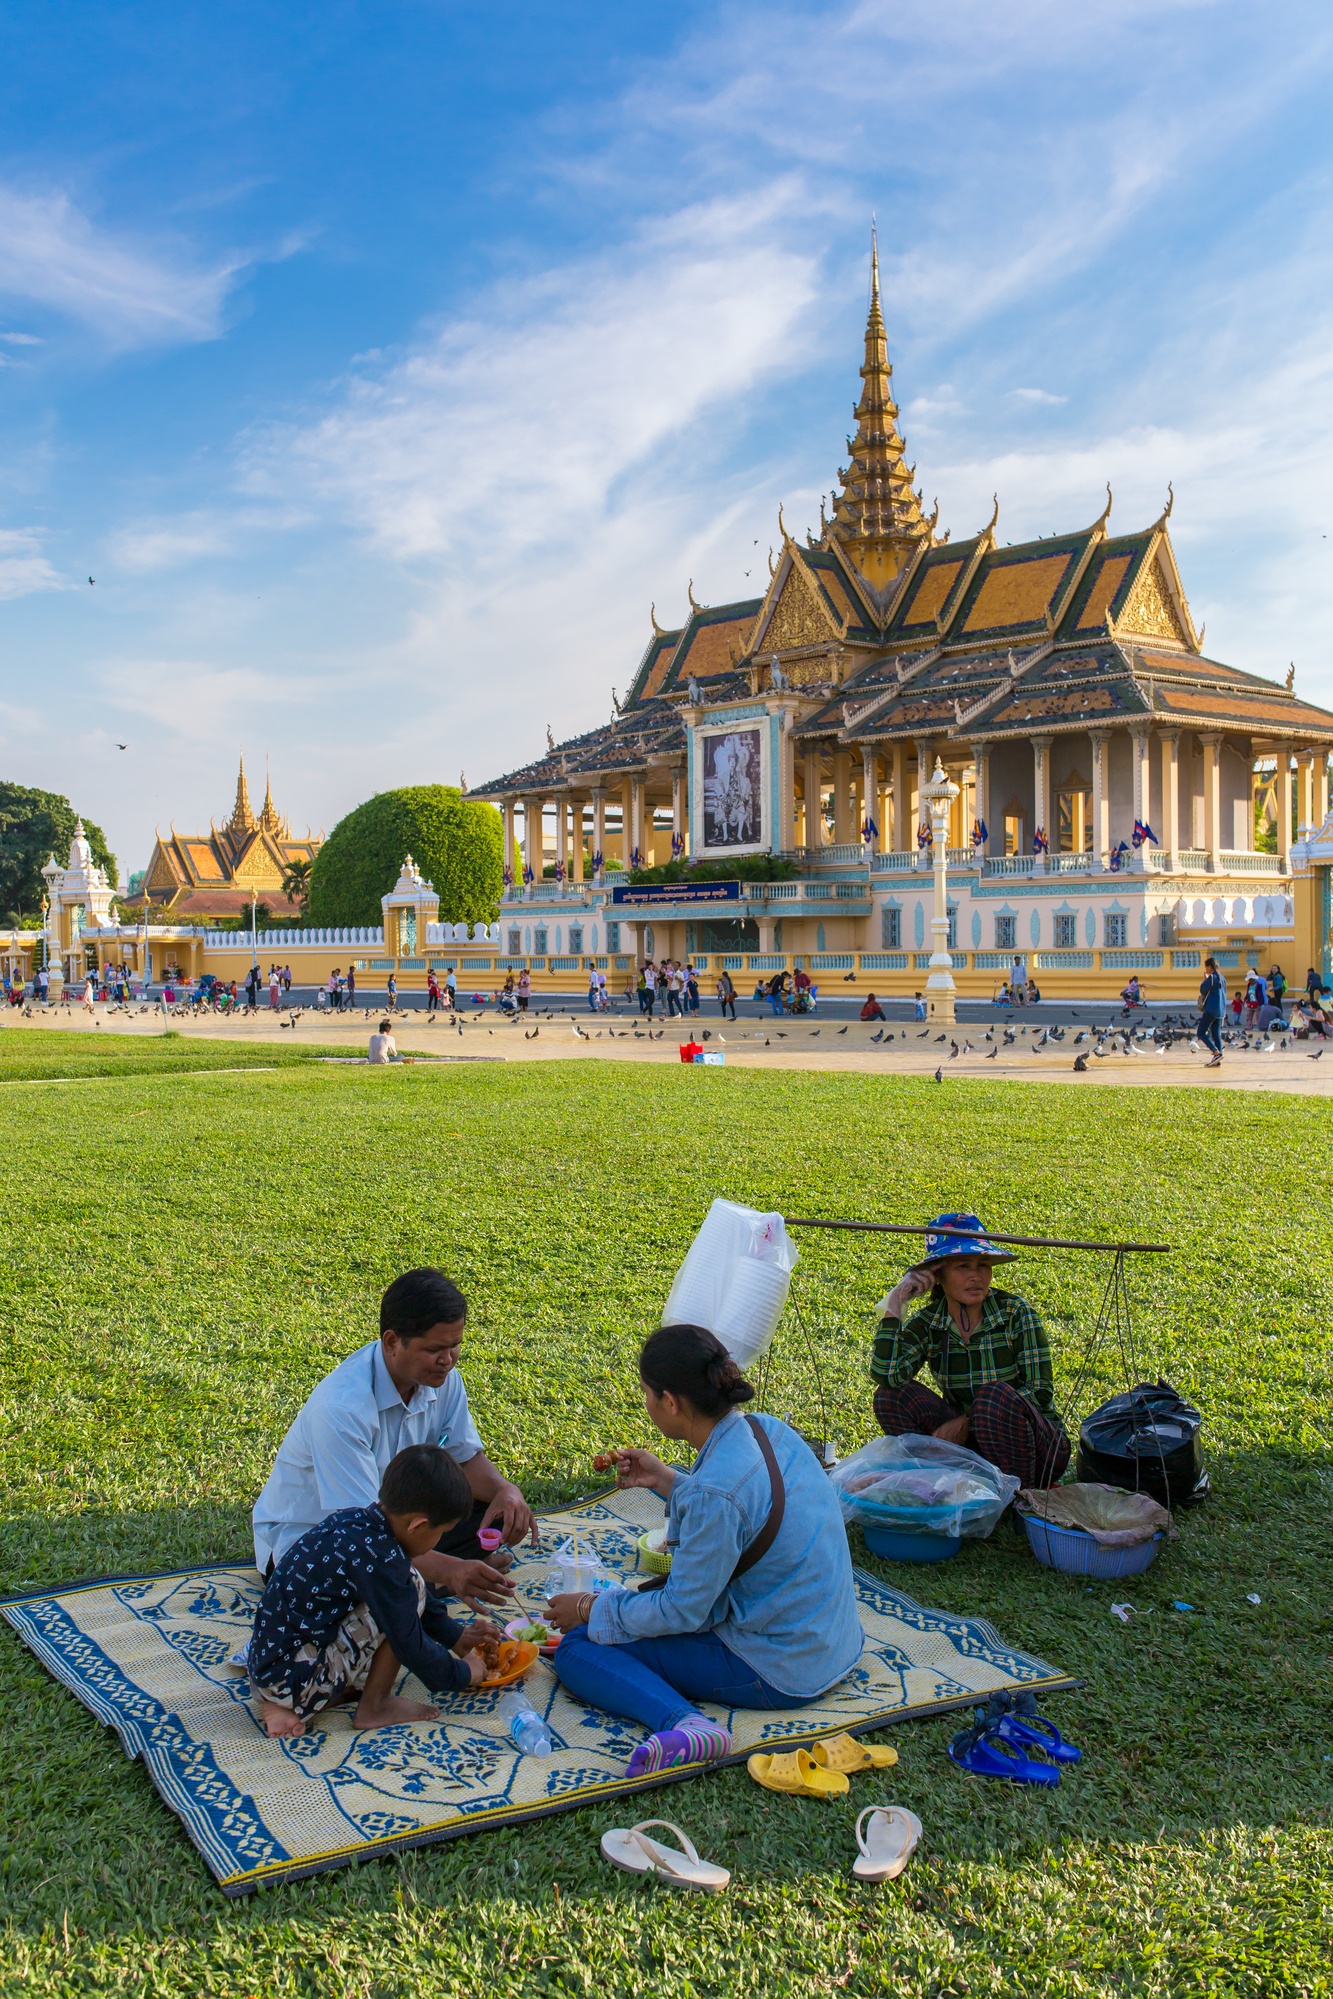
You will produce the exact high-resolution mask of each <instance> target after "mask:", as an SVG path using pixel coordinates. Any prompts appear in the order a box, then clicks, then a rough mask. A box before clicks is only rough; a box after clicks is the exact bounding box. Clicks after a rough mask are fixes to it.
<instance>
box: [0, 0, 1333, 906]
mask: <svg viewBox="0 0 1333 1999" xmlns="http://www.w3.org/2000/svg"><path fill="white" fill-rule="evenodd" d="M1331 70H1333V16H1330V14H1329V12H1328V10H1327V8H1326V7H1320V6H1317V5H1313V4H1311V5H1307V4H1302V0H1293V4H1285V5H1283V6H1282V7H1280V8H1276V9H1256V8H1254V7H1253V6H1252V5H1238V4H1226V3H1225V0H1216V3H1214V0H1174V4H1173V0H1152V4H1140V0H1119V4H1116V5H1104V4H1101V0H1085V4H1083V5H1081V6H1078V7H1070V6H1069V5H1068V0H1057V3H1053V4H1047V0H1013V4H1010V5H1007V6H1005V7H1003V8H998V7H996V6H994V5H993V4H991V3H990V0H985V4H982V0H934V4H931V5H924V4H921V5H917V4H898V5H879V4H874V3H873V0H868V3H867V4H862V5H833V4H826V5H810V6H804V7H799V8H793V7H784V6H782V5H773V4H769V5H765V6H758V5H744V4H732V5H721V6H702V5H692V4H680V3H679V0H677V4H673V5H671V6H666V5H660V4H656V0H647V4H640V5H637V6H629V7H626V6H623V5H621V6H616V7H611V6H607V5H568V6H564V7H555V8H553V7H551V6H549V5H543V6H538V5H524V4H516V0H514V3H512V4H506V0H491V4H488V5H485V6H482V5H456V4H445V3H444V0H413V4H397V3H396V0H378V4H376V5H375V6H373V7H372V6H355V5H346V4H342V5H340V4H325V5H321V6H319V7H313V6H308V5H303V4H300V0H292V4H288V5H287V6H285V7H283V8H274V7H271V6H264V7H260V6H244V5H231V6H228V5H221V6H219V5H212V6H203V5H195V4H173V5H171V6H167V5H139V6H135V5H114V4H113V5H111V6H106V5H100V6H90V5H84V4H79V0H72V4H65V5H62V6H61V7H59V8H56V7H53V6H50V5H40V6H39V5H37V4H35V0H26V4H19V5H17V6H11V7H10V8H9V10H8V11H7V12H6V13H5V14H3V15H0V775H3V776H5V777H8V778H12V779H16V780H18V781H19V782H22V783H28V784H37V785H41V786H44V787H49V788H52V789H55V790H60V791H65V792H67V793H68V794H69V795H70V796H71V797H72V798H73V799H74V800H75V802H76V803H77V804H78V805H79V806H80V807H81V809H83V810H85V811H87V812H88V813H89V814H90V815H91V816H93V817H95V818H96V819H98V820H99V821H100V822H101V823H102V824H103V825H104V826H105V827H106V829H107V831H108V833H109V835H110V836H111V840H112V844H113V846H114V847H115V848H116V851H117V853H118V855H119V856H120V859H121V865H122V871H123V872H125V873H128V871H129V869H131V868H133V867H141V866H142V865H143V863H144V861H145V860H146V858H147V854H148V851H149V848H150V845H151V841H152V836H153V829H154V827H155V825H159V824H160V825H161V826H163V827H164V828H165V827H166V826H167V825H168V824H169V823H170V822H171V821H173V820H174V821H175V823H176V825H177V826H178V827H179V828H180V829H181V830H182V831H186V830H194V828H196V827H197V826H201V825H206V824H207V822H208V819H209V816H210V814H212V815H214V816H216V817H218V818H223V817H225V816H226V813H227V811H228V810H229V809H230V803H231V797H232V791H233V787H234V781H235V765H236V756H237V752H238V750H239V749H241V748H242V747H243V748H244V750H245V753H246V757H247V761H248V764H249V766H250V769H251V771H252V773H262V767H263V759H264V755H265V752H266V751H267V752H268V753H270V754H271V757H272V767H273V781H274V790H275V795H276V797H277V800H278V803H279V805H280V806H281V807H282V809H283V810H285V811H286V812H288V813H289V814H290V816H291V817H292V819H293V821H294V822H295V823H296V824H297V825H298V827H301V828H303V827H304V826H305V824H306V823H307V822H309V823H310V824H312V825H314V826H315V827H319V826H321V825H322V826H324V827H326V828H327V827H329V826H331V825H332V824H333V823H334V822H335V821H336V819H337V818H338V817H339V816H340V815H341V814H342V813H343V812H344V811H345V810H347V809H348V808H349V807H350V806H352V805H354V804H356V803H357V802H358V801H359V800H360V799H362V798H364V797H366V796H368V795H369V794H370V793H371V792H372V791H375V790H378V789H382V788H383V787H385V786H387V785H391V784H396V783H409V782H423V781H429V780H433V779H443V780H446V781H449V782H456V781H457V779H458V776H459V773H460V771H462V772H466V773H467V775H468V777H469V779H470V780H471V781H472V782H473V783H478V782H480V781H482V780H484V779H486V778H489V777H491V776H494V775H496V774H497V773H498V772H500V771H501V770H504V769H507V768H510V767H512V766H513V765H515V764H518V763H521V762H523V761H526V760H527V759H528V758H530V757H531V756H533V755H535V754H536V753H537V752H538V751H539V750H540V749H541V747H542V746H543V744H544V742H545V733H544V731H545V726H546V724H547V723H548V722H549V723H550V724H551V726H552V727H553V728H554V730H555V732H556V735H557V737H560V736H564V735H568V734H572V733H574V732H575V731H577V730H580V729H584V728H588V727H590V726H592V725H594V724H595V723H597V722H599V721H601V720H603V719H605V717H606V715H607V714H608V712H609V706H610V689H611V687H612V686H615V687H618V688H620V689H622V690H623V689H624V687H625V685H626V684H627V682H628V681H629V679H630V677H631V675H632V673H633V670H634V666H635V663H636V661H637V659H638V656H639V653H640V652H641V650H642V647H643V645H644V643H645V642H646V639H647V636H648V633H649V629H650V627H649V620H648V607H649V604H650V602H652V601H655V602H656V605H657V613H658V616H659V618H660V619H661V620H662V621H663V622H668V621H671V620H678V619H679V618H680V617H681V616H682V615H683V613H684V611H685V608H686V586H687V583H688V581H689V579H690V578H693V580H694V589H695V595H696V596H697V597H698V598H699V600H700V601H701V602H724V601H728V600H730V599H732V598H734V597H736V596H740V595H745V594H748V593H750V592H756V593H757V591H758V588H759V586H760V584H761V582H762V580H763V579H764V578H765V577H766V574H767V571H766V568H765V565H764V558H765V555H766V552H767V549H768V548H769V546H770V545H771V544H772V543H773V542H774V540H775V539H776V515H777V506H778V502H779V501H780V500H781V501H784V502H785V507H786V519H787V523H788V526H789V527H791V528H792V529H793V531H799V530H800V528H801V527H803V526H804V525H805V524H807V523H809V524H814V523H817V521H818V514H819V497H820V493H821V491H828V490H829V489H830V488H831V487H832V485H833V483H834V479H835V475H836V470H837V467H838V465H839V464H840V463H841V462H843V455H844V442H843V440H844V438H845V436H846V433H847V430H848V429H849V427H850V425H849V413H850V409H851V405H852V402H853V401H854V398H855V394H856V391H857V388H858V383H857V377H856V367H857V364H858V361H859V344H860V335H861V329H862V326H863V323H864V313H865V301H866V283H867V269H866V265H867V240H868V235H869V219H870V216H871V213H872V212H874V213H876V214H877V216H878V221H879V232H880V245H881V260H882V265H883V273H884V287H885V310H886V316H887V319H888V324H889V335H890V344H891V352H892V356H893V360H894V364H895V384H896V388H897V392H898V397H899V401H900V403H901V405H902V414H903V426H904V429H905V433H906V436H907V443H908V450H909V454H910V456H911V458H912V459H914V460H915V462H916V464H917V467H918V481H919V483H920V485H921V487H922V490H923V492H924V494H925V497H926V500H927V502H928V503H929V502H930V501H932V500H933V498H934V497H935V496H936V495H937V494H938V496H939V499H940V508H941V524H942V525H946V526H949V527H951V528H952V530H953V532H954V534H955V536H961V535H963V534H966V533H968V532H971V531H973V530H975V529H976V528H977V527H978V526H979V525H980V524H981V523H982V522H984V520H985V519H986V518H987V516H988V515H989V512H990V495H991V493H992V491H998V493H999V497H1000V523H999V529H998V532H999V535H1000V538H1001V540H1008V539H1012V540H1019V539H1022V538H1024V537H1026V536H1028V535H1032V534H1038V533H1049V532H1051V531H1053V530H1064V529H1067V528H1069V527H1071V526H1076V525H1080V524H1082V523H1085V522H1087V521H1090V520H1092V519H1094V518H1095V517H1096V515H1097V514H1098V513H1099V512H1100V511H1101V508H1102V505H1103V504H1104V499H1105V494H1104V488H1105V484H1106V482H1107V481H1108V480H1109V481H1110V482H1111V484H1112V487H1113V489H1114V493H1115V512H1114V514H1113V521H1114V523H1115V524H1116V525H1118V526H1121V527H1127V526H1138V525H1142V524H1144V523H1146V522H1147V521H1149V520H1151V519H1153V518H1154V517H1155V516H1156V514H1157V513H1158V512H1159V511H1160V510H1161V507H1162V504H1163V502H1164V499H1165V495H1166V487H1167V481H1168V480H1172V481H1173V482H1174V487H1175V495H1176V502H1175V511H1174V514H1173V517H1172V530H1173V536H1174V540H1175V545H1176V549H1177V553H1178V556H1179V558H1180V562H1181V566H1182V570H1183V573H1184V577H1185V583H1186V588H1187V590H1188V593H1189V596H1190V600H1191V604H1192V606H1193V609H1194V613H1195V617H1196V620H1199V621H1203V620H1206V621H1207V643H1208V650H1209V651H1210V652H1212V653H1214V654H1215V656H1217V657H1219V658H1222V659H1226V660H1229V661H1231V662H1232V663H1234V664H1236V665H1239V666H1244V667H1247V668H1250V669H1252V670H1254V671H1257V672H1261V673H1266V674H1271V675H1272V676H1273V677H1275V678H1277V677H1280V676H1281V675H1283V674H1284V673H1285V671H1286V667H1287V662H1288V660H1289V659H1294V660H1295V662H1296V669H1297V687H1298V689H1299V690H1300V691H1302V692H1304V693H1306V694H1308V695H1309V696H1310V697H1311V698H1313V699H1315V700H1319V701H1321V702H1323V703H1326V704H1328V705H1331V706H1333V659H1331V658H1330V652H1329V644H1328V638H1327V633H1328V631H1329V629H1330V613H1333V552H1331V550H1333V543H1331V541H1330V537H1333V498H1331V497H1330V492H1329V486H1330V478H1331V477H1333V473H1331V470H1330V468H1333V292H1331V288H1330V276H1331V274H1333V273H1331V267H1333V249H1331V248H1330V246H1331V245H1333V230H1331V229H1330V222H1331V221H1333V144H1331V143H1330V130H1331V129H1333V127H1331V125H1330V120H1329V118H1328V113H1327V106H1328V102H1329V87H1330V71H1331ZM747 570H748V571H749V572H750V574H749V575H748V577H747V575H746V571H747ZM89 576H92V577H94V578H95V579H96V581H95V583H94V584H93V585H91V586H90V585H89V582H88V578H89ZM120 742H125V743H127V744H128V745H129V747H128V748H127V749H126V750H123V751H122V750H119V749H117V748H116V745H117V744H118V743H120ZM260 785H261V787H262V776H261V777H260Z"/></svg>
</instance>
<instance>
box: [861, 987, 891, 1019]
mask: <svg viewBox="0 0 1333 1999" xmlns="http://www.w3.org/2000/svg"><path fill="white" fill-rule="evenodd" d="M861 1018H862V1020H883V1019H885V1018H886V1016H885V1012H884V1009H883V1007H882V1006H881V1005H880V1003H879V1001H878V1000H877V999H876V998H875V995H874V994H873V993H867V994H866V1003H865V1005H864V1006H863V1007H862V1008H861Z"/></svg>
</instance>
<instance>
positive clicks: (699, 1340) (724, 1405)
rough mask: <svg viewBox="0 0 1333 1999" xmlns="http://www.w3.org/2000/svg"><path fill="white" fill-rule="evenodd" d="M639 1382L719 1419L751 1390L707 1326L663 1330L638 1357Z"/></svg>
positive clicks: (651, 1337) (647, 1342) (750, 1395)
mask: <svg viewBox="0 0 1333 1999" xmlns="http://www.w3.org/2000/svg"><path fill="white" fill-rule="evenodd" d="M639 1378H640V1380H641V1381H642V1382H643V1384H644V1386H645V1388H651V1389H652V1391H653V1393H654V1394H655V1395H676V1396H679V1397H680V1398H681V1399H682V1400H683V1401H686V1402H689V1403H691V1404H692V1405H693V1407H694V1408H696V1409H697V1410H698V1411H699V1413H700V1415H701V1416H723V1415H725V1414H726V1412H727V1410H728V1409H734V1408H735V1406H736V1404H737V1403H738V1402H749V1401H750V1400H751V1399H752V1398H753V1395H754V1389H753V1388H752V1387H751V1385H750V1383H749V1382H748V1381H747V1380H746V1379H745V1376H744V1375H743V1374H742V1373H741V1371H740V1369H739V1368H738V1367H737V1365H736V1363H735V1361H734V1360H733V1359H732V1357H731V1355H730V1354H729V1353H728V1352H727V1350H726V1348H725V1347H724V1346H723V1344H722V1342H721V1340H720V1339H719V1338H718V1337H717V1334H716V1333H710V1332H709V1330H708V1328H707V1327H706V1326H686V1325H681V1326H662V1327H660V1328H659V1330H658V1331H657V1332H655V1333H650V1334H649V1336H648V1338H647V1339H646V1340H645V1341H644V1344H643V1351H642V1353H641V1354H640V1355H639Z"/></svg>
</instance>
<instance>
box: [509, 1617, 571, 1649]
mask: <svg viewBox="0 0 1333 1999" xmlns="http://www.w3.org/2000/svg"><path fill="white" fill-rule="evenodd" d="M563 1636H564V1634H563V1632H560V1631H557V1630H556V1628H555V1626H554V1625H553V1624H548V1623H547V1621H546V1619H545V1618H544V1617H516V1618H515V1619H514V1620H513V1622H512V1623H511V1624H506V1626H505V1637H506V1638H512V1639H513V1640H514V1642H515V1643H516V1644H518V1645H535V1646H536V1647H537V1650H538V1651H539V1652H540V1653H542V1655H543V1656H544V1657H545V1658H547V1659H549V1658H550V1656H551V1654H552V1653H553V1652H554V1650H555V1648H556V1646H557V1645H558V1644H559V1643H560V1640H561V1638H562V1637H563Z"/></svg>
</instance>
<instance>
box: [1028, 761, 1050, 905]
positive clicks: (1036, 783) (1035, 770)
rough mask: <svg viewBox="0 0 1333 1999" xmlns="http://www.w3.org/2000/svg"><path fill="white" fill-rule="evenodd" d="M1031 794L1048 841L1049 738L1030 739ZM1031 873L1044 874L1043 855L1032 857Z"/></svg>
mask: <svg viewBox="0 0 1333 1999" xmlns="http://www.w3.org/2000/svg"><path fill="white" fill-rule="evenodd" d="M1032 793H1033V806H1032V809H1033V814H1034V816H1035V818H1036V822H1037V825H1038V826H1039V827H1040V828H1041V830H1042V831H1043V832H1044V833H1045V834H1046V836H1047V838H1048V839H1049V838H1050V831H1051V828H1050V817H1051V796H1050V794H1051V738H1050V737H1049V736H1034V737H1033V738H1032ZM1032 872H1033V873H1034V874H1037V875H1044V874H1045V873H1046V856H1045V854H1043V853H1037V854H1036V855H1035V856H1034V858H1033V862H1032Z"/></svg>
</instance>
